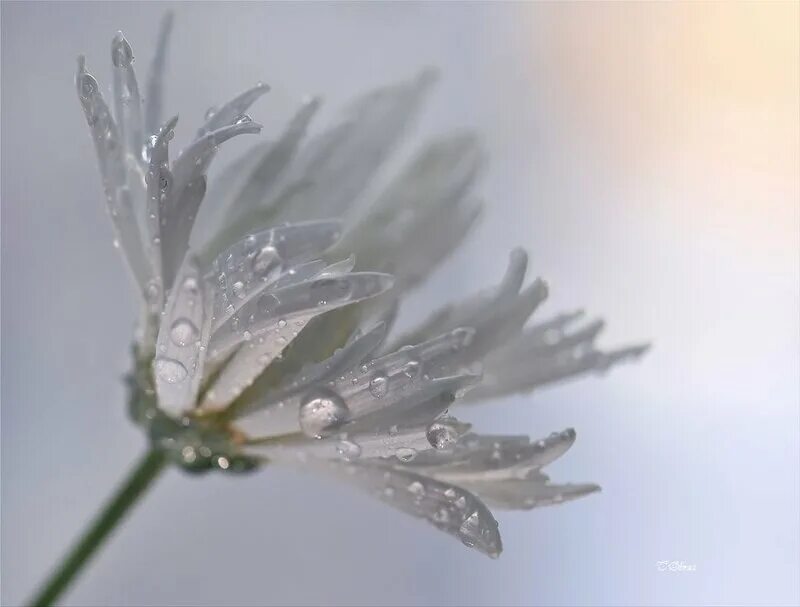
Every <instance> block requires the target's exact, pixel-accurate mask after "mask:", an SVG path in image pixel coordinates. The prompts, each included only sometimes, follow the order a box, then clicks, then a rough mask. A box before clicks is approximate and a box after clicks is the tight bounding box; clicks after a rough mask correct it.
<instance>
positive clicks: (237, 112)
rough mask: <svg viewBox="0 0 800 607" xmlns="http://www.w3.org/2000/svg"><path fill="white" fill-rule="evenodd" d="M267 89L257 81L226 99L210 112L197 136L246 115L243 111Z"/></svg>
mask: <svg viewBox="0 0 800 607" xmlns="http://www.w3.org/2000/svg"><path fill="white" fill-rule="evenodd" d="M267 91H269V85H267V84H264V83H263V82H259V83H257V84H256V85H255V86H253V87H252V88H249V89H247V90H246V91H244V92H243V93H241V94H239V95H238V96H236V97H234V98H233V99H231V100H230V101H228V103H226V104H225V105H223V106H222V107H220V108H219V109H217V110H214V111H212V112H210V115H209V116H208V118H207V119H206V122H205V124H204V125H203V126H202V127H201V128H200V131H199V132H198V138H202V136H203V135H205V134H206V133H211V132H213V131H216V130H218V129H221V128H223V127H226V126H228V125H231V124H233V123H235V122H237V121H239V120H241V119H242V118H243V117H244V116H246V114H245V112H246V111H247V110H248V109H249V108H250V106H251V105H253V103H255V101H256V100H257V99H258V98H259V97H261V96H262V95H263V94H264V93H266V92H267Z"/></svg>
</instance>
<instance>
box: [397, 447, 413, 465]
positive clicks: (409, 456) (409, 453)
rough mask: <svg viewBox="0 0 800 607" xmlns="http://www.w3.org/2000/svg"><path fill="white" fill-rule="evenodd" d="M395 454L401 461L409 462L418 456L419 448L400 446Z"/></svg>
mask: <svg viewBox="0 0 800 607" xmlns="http://www.w3.org/2000/svg"><path fill="white" fill-rule="evenodd" d="M394 454H395V455H396V456H397V459H399V460H400V461H401V462H403V463H407V462H410V461H411V460H413V459H414V458H415V457H417V450H416V449H412V448H411V447H400V448H399V449H398V450H397V451H395V453H394Z"/></svg>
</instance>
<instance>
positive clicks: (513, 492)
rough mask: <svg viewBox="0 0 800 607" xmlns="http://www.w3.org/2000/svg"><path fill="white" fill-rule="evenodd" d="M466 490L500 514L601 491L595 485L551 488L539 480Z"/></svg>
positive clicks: (471, 486) (477, 485)
mask: <svg viewBox="0 0 800 607" xmlns="http://www.w3.org/2000/svg"><path fill="white" fill-rule="evenodd" d="M465 488H467V489H469V490H470V491H473V492H474V493H475V494H476V495H478V496H480V498H481V499H482V500H483V501H484V502H486V504H488V505H489V506H491V507H492V508H497V509H500V510H530V509H531V508H538V507H540V506H552V505H555V504H563V503H564V502H567V501H570V500H574V499H578V498H579V497H583V496H585V495H589V494H591V493H596V492H597V491H600V487H599V486H598V485H595V484H590V483H582V484H567V485H551V484H549V483H547V482H543V481H540V480H538V479H508V480H502V481H490V482H486V483H469V484H466V485H465Z"/></svg>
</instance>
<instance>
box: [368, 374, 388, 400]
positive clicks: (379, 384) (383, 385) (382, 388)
mask: <svg viewBox="0 0 800 607" xmlns="http://www.w3.org/2000/svg"><path fill="white" fill-rule="evenodd" d="M388 392H389V378H388V377H386V376H385V375H383V374H379V375H376V376H375V377H373V378H372V380H371V381H370V382H369V393H370V394H372V396H374V397H375V398H383V397H384V396H386V394H387V393H388Z"/></svg>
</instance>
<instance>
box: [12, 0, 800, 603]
mask: <svg viewBox="0 0 800 607" xmlns="http://www.w3.org/2000/svg"><path fill="white" fill-rule="evenodd" d="M166 6H168V5H164V4H158V3H142V4H136V5H134V4H129V3H100V2H97V3H66V2H64V3H9V2H4V3H3V5H2V336H3V340H2V603H3V605H16V604H19V603H20V602H21V601H22V600H23V599H24V597H25V596H26V595H28V594H29V593H30V591H31V590H32V588H33V586H34V584H35V583H36V582H37V581H39V580H40V579H41V578H42V575H43V574H44V573H45V571H47V569H48V568H49V567H50V566H51V565H52V564H53V563H54V562H55V560H56V559H57V558H58V557H59V556H61V554H62V553H63V551H64V550H65V548H66V547H67V546H68V545H69V543H70V542H71V541H72V540H73V538H75V536H76V534H77V533H78V531H79V530H80V529H81V528H82V527H83V526H84V523H85V522H86V521H87V518H88V517H89V516H90V515H92V514H93V513H94V512H95V510H96V508H97V506H98V504H99V503H100V502H101V500H103V499H105V497H106V496H107V495H108V494H109V492H110V491H111V489H112V487H113V486H114V484H115V482H116V481H117V480H118V479H119V477H120V476H121V475H122V474H123V473H124V472H125V471H126V470H127V467H128V466H129V464H130V462H131V461H132V460H133V459H134V458H135V457H137V456H138V454H139V453H140V452H141V451H142V449H143V447H144V443H143V438H142V436H141V435H140V434H139V432H138V430H137V429H135V428H134V427H133V426H131V425H130V424H129V423H128V421H127V419H126V417H125V411H124V405H123V390H122V385H121V382H120V376H121V374H122V373H123V372H124V371H125V369H126V365H127V363H128V358H127V356H128V344H129V340H130V335H131V329H132V323H133V318H134V314H135V303H134V292H133V290H132V288H131V285H130V284H129V281H128V278H127V276H126V275H125V273H124V271H123V266H122V263H121V262H120V260H119V259H118V257H117V255H116V253H115V251H114V250H113V249H112V246H111V238H112V237H111V229H110V226H109V223H108V220H107V218H106V216H105V212H104V210H103V199H102V194H101V189H100V184H99V179H98V176H97V172H96V167H95V160H94V157H93V150H92V147H91V141H90V138H89V136H88V134H87V131H86V124H85V121H84V119H83V117H82V115H81V112H80V109H79V105H78V102H77V101H76V99H75V93H74V87H73V71H74V59H75V56H76V55H77V54H78V53H80V52H84V53H86V54H87V56H88V61H89V65H90V67H91V68H92V69H93V71H94V73H95V74H96V75H97V76H98V78H99V79H100V80H101V82H103V83H105V84H107V83H108V82H109V73H110V69H109V61H108V59H109V41H110V39H111V37H112V35H113V33H114V32H115V31H116V30H117V29H123V30H124V31H125V33H126V35H127V37H128V38H129V40H130V41H131V43H132V44H133V47H134V52H135V54H136V56H137V63H136V65H137V67H138V68H139V70H140V73H141V71H142V70H143V69H144V68H145V66H146V65H147V63H148V62H149V59H150V56H151V44H152V42H153V40H154V37H155V28H156V26H157V23H158V20H159V18H160V15H161V13H162V12H163V10H164V9H165V7H166ZM172 6H173V8H175V9H176V12H177V15H176V26H175V35H174V38H173V44H172V49H171V58H170V61H169V66H170V74H171V81H170V83H169V93H168V98H167V104H166V105H167V111H168V112H180V114H181V123H182V126H181V127H180V128H179V133H178V141H179V142H181V141H185V137H186V134H187V133H188V132H191V131H192V130H193V129H194V126H193V125H196V124H197V123H198V122H199V120H200V119H201V117H202V115H203V113H204V112H205V110H206V108H207V107H208V106H210V105H212V104H214V103H218V102H220V101H224V100H226V99H227V98H229V97H230V96H231V95H233V94H235V93H237V92H239V91H240V90H242V89H243V88H245V87H246V86H249V85H251V84H252V83H254V82H255V81H258V80H264V81H267V82H269V83H270V84H271V85H272V86H273V91H272V92H271V93H270V94H269V95H267V96H266V97H265V98H264V99H263V100H261V101H259V103H258V104H257V106H256V107H254V109H253V112H252V113H253V114H254V116H255V117H256V118H257V119H259V120H260V121H262V122H263V123H264V124H265V125H266V126H267V129H266V131H267V132H268V133H269V132H274V129H276V128H277V127H278V125H279V124H280V122H281V120H283V119H285V118H286V117H287V116H288V115H289V114H290V112H291V110H292V109H293V107H294V106H295V103H296V100H297V99H298V98H299V97H300V96H301V95H303V94H305V93H309V92H310V93H322V94H324V96H325V97H326V99H327V100H328V101H329V102H330V103H329V106H333V107H335V106H337V105H338V104H339V103H341V102H343V101H344V100H345V99H346V98H347V97H348V96H350V95H351V94H353V93H356V92H359V91H360V90H362V89H363V88H365V87H368V86H373V85H377V84H380V83H383V82H385V81H391V80H393V79H397V78H402V77H406V76H407V75H408V74H410V73H413V72H414V71H415V70H416V69H417V68H418V67H420V66H422V65H429V64H434V65H438V66H440V67H441V68H442V70H443V73H444V79H443V81H442V82H441V85H440V86H439V88H438V90H437V93H436V95H435V97H434V98H433V100H432V103H431V105H430V108H429V111H428V112H427V113H426V115H425V117H424V119H423V121H422V123H421V124H420V132H421V133H424V132H439V131H442V130H444V129H447V128H449V127H460V126H469V127H474V128H477V129H480V130H481V131H482V132H484V133H485V135H486V140H487V145H488V147H489V149H490V152H491V154H492V158H493V168H492V172H491V173H490V175H489V177H488V179H487V180H486V182H485V184H484V186H483V191H484V192H485V193H486V195H487V198H488V199H489V200H491V201H492V204H491V206H490V209H489V213H488V217H487V219H486V221H485V222H484V224H483V225H482V226H481V228H480V230H479V231H478V232H477V233H476V234H474V235H473V237H472V238H471V239H470V241H469V243H468V246H467V247H466V248H465V249H463V250H462V251H461V252H460V253H459V254H458V255H457V256H456V257H455V258H454V259H453V260H452V262H451V263H449V264H448V265H447V266H446V267H444V268H443V269H442V270H441V271H440V272H438V273H437V274H436V276H435V277H434V281H432V283H431V284H430V285H429V286H428V287H426V288H425V289H424V290H423V291H422V292H420V293H419V295H418V297H416V298H415V300H414V301H413V302H410V305H409V307H408V309H407V314H406V315H405V317H404V319H405V321H407V322H410V321H412V320H413V318H415V317H418V316H419V315H420V314H423V313H424V311H425V310H426V309H428V308H429V307H431V306H433V305H438V304H439V303H441V302H442V301H443V299H444V298H447V297H452V296H456V295H461V294H466V293H469V292H471V291H473V290H475V289H477V288H479V287H481V286H484V285H486V284H487V283H491V282H493V281H495V280H496V277H497V274H498V273H499V272H501V271H502V269H503V268H504V266H505V262H506V254H507V250H508V248H509V247H510V246H512V245H515V244H523V245H525V246H526V247H528V249H529V250H530V251H531V253H532V257H533V263H532V267H533V269H534V272H536V273H539V274H541V275H543V276H545V277H546V278H548V279H549V280H550V282H551V284H552V287H553V288H552V292H553V298H552V299H553V302H552V303H549V304H548V306H547V311H549V312H554V311H557V310H558V309H559V308H560V307H569V308H572V307H575V306H578V305H585V306H586V307H587V309H589V310H590V311H592V312H595V313H598V314H601V315H603V316H605V317H606V318H607V319H608V320H609V321H610V329H609V330H608V332H607V335H606V336H605V338H604V343H605V344H608V345H611V344H613V343H619V342H625V341H632V340H637V339H639V338H650V339H653V340H654V341H655V343H656V347H655V349H654V350H653V352H652V353H651V354H650V355H649V356H648V357H647V358H646V360H645V361H644V362H643V363H642V364H639V365H634V366H626V367H624V368H621V369H619V370H617V371H616V372H614V373H612V374H611V375H610V376H608V377H607V378H604V379H598V378H589V379H585V380H583V381H580V382H578V383H572V384H569V385H566V386H563V387H558V388H555V389H549V390H546V391H543V392H542V393H540V394H538V395H535V396H532V397H530V398H513V399H507V400H506V401H503V402H498V403H495V404H493V405H487V406H486V407H485V408H483V409H476V410H470V411H468V412H466V413H465V416H466V417H467V418H469V419H470V420H472V421H475V422H478V424H479V427H480V428H481V429H484V430H486V431H506V432H511V433H519V432H521V431H526V432H528V431H529V432H530V433H531V434H534V435H546V434H548V433H549V432H551V431H553V430H559V429H562V428H565V427H569V426H573V427H575V428H576V429H577V432H578V441H577V444H576V445H575V447H574V448H573V449H572V451H571V452H570V453H569V454H568V456H566V457H565V458H564V459H563V461H560V462H558V463H557V464H556V465H554V466H553V467H552V469H551V473H552V476H553V477H554V478H556V479H559V480H574V481H595V482H598V483H600V484H601V485H602V486H603V488H604V491H603V493H601V494H600V495H595V496H592V497H590V498H588V499H585V500H583V501H579V502H576V503H572V504H568V505H564V506H562V507H556V508H550V509H541V510H537V511H533V512H528V513H511V514H507V513H501V514H499V516H498V518H499V520H500V523H501V530H502V533H503V538H504V542H505V552H504V554H503V556H502V558H501V559H500V560H498V561H489V560H487V559H485V558H484V557H482V556H480V555H478V554H477V553H475V552H472V551H469V550H466V549H464V548H462V547H461V546H459V545H458V544H457V543H456V542H455V541H453V540H452V539H451V538H449V537H446V536H444V535H441V534H439V533H437V532H435V531H434V530H433V529H432V528H429V527H428V526H426V525H424V524H421V523H419V522H417V521H415V520H412V519H409V518H407V517H405V516H404V515H401V514H399V513H396V512H394V511H392V510H389V509H387V508H386V507H385V506H383V505H381V504H379V503H377V502H375V501H372V500H371V499H369V498H366V497H364V496H362V495H360V494H356V493H354V492H352V491H350V490H349V489H348V488H346V487H340V486H338V485H336V484H334V483H331V482H326V481H322V480H318V479H316V478H312V477H302V476H297V475H295V474H294V473H290V472H285V471H282V470H279V469H274V470H266V471H264V472H263V473H261V474H258V475H255V476H252V477H248V478H222V477H220V476H216V475H213V476H208V477H203V478H200V479H197V478H189V477H186V476H184V475H182V474H180V473H178V472H176V471H170V472H169V473H168V474H166V475H165V478H162V479H161V480H160V482H159V483H158V485H157V487H156V488H155V490H154V491H153V492H152V494H151V495H149V496H148V497H147V499H146V500H145V501H144V503H143V505H142V506H141V507H140V508H139V509H138V510H137V511H136V512H135V513H134V514H133V516H132V517H131V518H130V520H129V521H128V522H127V524H126V525H125V526H124V528H122V529H121V531H120V532H119V533H118V534H117V535H116V536H115V537H114V538H113V540H112V541H111V542H110V543H109V545H108V546H107V547H106V548H105V549H104V550H103V552H102V553H101V555H100V558H98V559H97V561H96V562H94V563H93V565H92V566H91V568H90V569H89V571H88V573H87V574H86V575H85V576H84V577H83V578H82V579H81V580H80V582H79V583H78V584H77V585H76V586H75V587H74V589H73V591H72V592H71V593H70V594H69V595H68V597H67V603H68V604H74V605H118V604H120V605H121V604H124V605H172V604H176V605H177V604H180V605H189V604H192V605H228V604H235V605H261V604H314V603H321V604H380V605H405V604H415V605H417V604H419V605H424V604H436V605H456V604H458V605H461V604H469V605H473V604H474V605H496V604H503V605H506V604H507V605H528V604H542V605H576V604H586V605H612V604H613V605H625V604H646V605H661V604H664V605H678V604H687V605H688V604H692V605H695V604H711V603H716V604H719V603H724V604H733V603H736V604H748V605H750V604H753V605H755V604H771V605H778V604H785V605H791V604H797V603H798V602H800V581H798V571H800V557H799V555H798V553H799V552H800V542H799V540H798V535H800V527H799V523H798V510H799V509H800V504H799V502H800V500H799V494H800V482H799V480H798V429H799V426H800V419H799V418H798V400H799V398H798V364H799V361H798V349H799V348H800V337H799V335H798V332H799V331H800V329H799V328H798V316H797V314H798V305H799V300H800V298H799V297H798V289H799V288H800V287H799V286H798V284H799V283H798V250H799V249H798V224H799V222H800V216H799V214H798V196H800V186H798V181H800V180H799V179H798V176H797V167H798V160H800V157H799V156H798V118H797V92H796V89H797V71H798V69H797V68H798V58H797V43H796V38H797V32H796V28H797V5H796V4H791V3H786V4H784V5H783V7H782V8H781V7H780V6H779V5H772V7H771V8H769V7H767V8H765V9H761V10H764V15H762V14H761V13H758V10H759V9H758V8H757V6H756V5H752V6H755V7H756V8H752V7H751V8H742V5H716V7H714V6H711V5H699V4H698V5H678V4H674V5H604V6H597V5H571V6H570V5H545V4H505V5H501V4H480V3H471V4H466V3H439V4H412V3H408V4H388V3H386V4H316V3H305V4H299V3H285V4H279V5H278V4H259V3H251V4H233V3H226V4H218V3H204V4H191V3H184V4H174V5H172ZM726 6H727V8H726ZM776 7H777V8H776ZM714 11H717V12H720V13H721V14H716V13H714ZM725 11H730V14H728V13H727V12H725ZM743 11H744V12H743ZM748 11H751V12H753V11H755V13H754V14H748ZM770 11H772V12H773V13H774V12H775V11H778V13H780V11H784V12H786V14H777V15H774V14H771V13H770ZM787 23H788V24H789V25H788V28H789V29H788V42H787V41H786V40H787V38H786V31H787V30H786V24H787ZM792 24H793V25H792ZM773 26H777V27H779V28H782V29H780V32H778V33H777V34H773V32H771V31H770V30H769V28H770V27H773ZM704 28H708V31H707V30H706V29H704ZM759 28H760V29H759ZM753 29H755V30H757V31H751V30H753ZM780 36H783V38H781V37H780ZM776 40H777V42H776ZM715 41H718V44H717V43H716V42H715ZM764 41H766V43H764ZM715 44H716V46H715ZM764 44H766V45H767V50H766V51H765V50H764ZM770 45H773V46H774V48H773V46H770ZM775 45H776V46H775ZM698 49H700V50H701V51H702V50H703V49H711V51H713V52H709V54H708V55H707V56H706V55H703V54H702V53H701V52H698ZM720 49H721V50H720ZM717 50H720V52H719V53H716V51H717ZM722 51H725V52H728V53H729V54H728V55H725V53H724V52H722ZM731 53H732V55H731ZM742 74H745V75H747V74H751V75H752V78H751V80H748V79H746V78H744V76H742ZM234 151H235V150H228V152H227V153H223V154H222V155H221V156H222V158H220V160H224V159H225V158H231V157H232V155H233V152H234ZM220 164H222V163H220ZM664 559H668V560H681V561H684V562H686V563H687V564H693V565H696V568H697V570H696V571H695V572H693V573H682V574H680V573H672V574H670V573H659V572H658V571H657V570H656V561H659V560H664Z"/></svg>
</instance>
